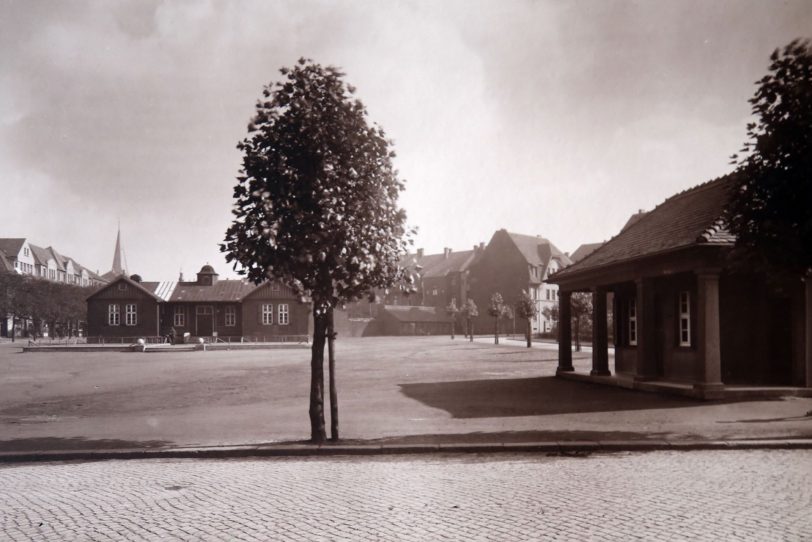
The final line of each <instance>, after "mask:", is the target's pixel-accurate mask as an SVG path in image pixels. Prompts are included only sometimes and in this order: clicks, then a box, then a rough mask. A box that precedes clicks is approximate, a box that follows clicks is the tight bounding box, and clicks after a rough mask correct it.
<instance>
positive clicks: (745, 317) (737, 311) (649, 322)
mask: <svg viewBox="0 0 812 542" xmlns="http://www.w3.org/2000/svg"><path fill="white" fill-rule="evenodd" d="M729 190H730V179H729V178H728V177H723V178H720V179H716V180H714V181H711V182H708V183H705V184H703V185H700V186H697V187H695V188H692V189H690V190H686V191H685V192H682V193H680V194H677V195H675V196H673V197H671V198H669V199H667V200H666V201H665V202H663V203H662V204H661V205H659V206H658V207H656V208H655V209H654V210H652V211H650V212H649V213H646V214H644V215H642V216H641V217H640V218H639V220H637V221H636V222H634V223H633V224H631V225H627V226H626V227H625V228H624V229H623V230H622V231H621V232H620V233H619V234H618V235H617V236H615V237H613V238H612V239H610V240H609V241H608V242H607V243H606V244H604V245H603V246H601V247H599V248H597V249H596V250H595V251H594V252H592V253H591V254H589V255H588V256H586V257H585V258H584V259H582V260H581V261H579V262H577V263H575V264H573V265H572V266H570V267H569V268H567V269H564V270H562V271H561V272H559V273H556V274H555V275H553V276H552V277H551V278H549V279H548V281H549V282H550V283H553V284H557V285H558V286H559V288H560V289H561V292H562V293H561V301H560V309H559V310H560V313H561V330H560V340H559V348H560V352H559V358H560V359H559V369H558V372H559V374H562V375H563V376H567V375H569V374H570V373H572V372H573V367H572V352H571V345H570V342H571V341H570V339H571V329H570V324H569V322H570V318H569V312H570V307H569V302H570V297H571V294H572V292H577V291H588V292H592V296H593V315H592V323H593V325H592V328H593V352H592V356H593V366H592V371H591V375H592V376H595V377H608V376H613V377H614V378H616V379H618V380H620V381H623V382H624V383H625V385H627V386H629V387H641V388H645V387H651V386H652V385H653V384H652V383H654V384H657V385H661V386H662V389H670V390H681V391H682V392H684V393H685V394H688V395H693V396H696V397H701V398H716V397H721V396H723V395H724V390H725V389H726V388H727V387H730V386H798V387H804V386H806V387H811V386H812V375H811V374H810V373H812V349H810V347H809V345H810V341H812V325H810V324H811V322H810V312H812V295H811V294H810V293H809V288H808V286H807V289H806V291H805V285H804V282H803V281H802V277H796V278H795V279H792V278H785V279H780V280H778V279H772V280H769V281H768V280H766V278H765V277H764V276H760V275H758V274H755V273H749V272H746V271H742V270H741V269H732V268H730V267H729V266H728V259H727V256H728V253H729V252H730V250H731V248H732V247H733V245H734V243H735V238H734V237H733V236H732V235H730V233H728V232H727V231H726V230H725V229H724V226H723V223H722V222H721V220H720V219H721V216H722V212H723V209H724V206H725V203H726V200H727V194H728V193H729ZM808 282H809V280H808V279H807V281H806V283H807V284H808ZM609 293H612V294H613V296H612V298H611V299H612V301H611V303H612V304H613V314H614V318H613V325H614V334H613V342H614V350H615V366H614V375H613V374H612V371H611V369H610V367H609V364H608V359H609V358H608V335H609V334H608V327H607V300H608V299H610V298H609V296H608V294H609Z"/></svg>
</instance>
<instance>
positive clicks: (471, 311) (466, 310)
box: [461, 297, 479, 342]
mask: <svg viewBox="0 0 812 542" xmlns="http://www.w3.org/2000/svg"><path fill="white" fill-rule="evenodd" d="M461 312H462V314H463V316H465V325H466V329H467V330H468V338H469V339H470V341H471V342H474V323H473V321H472V320H471V319H472V318H476V317H477V316H479V309H478V308H477V306H476V303H475V302H474V300H473V299H471V298H470V297H469V298H468V301H466V302H465V306H464V307H463V308H462V311H461Z"/></svg>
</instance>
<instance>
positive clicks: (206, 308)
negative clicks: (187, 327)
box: [195, 305, 214, 314]
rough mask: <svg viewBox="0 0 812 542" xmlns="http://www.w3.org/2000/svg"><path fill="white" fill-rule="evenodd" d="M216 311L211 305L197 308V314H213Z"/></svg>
mask: <svg viewBox="0 0 812 542" xmlns="http://www.w3.org/2000/svg"><path fill="white" fill-rule="evenodd" d="M213 312H214V309H212V307H211V305H198V306H197V307H195V313H196V314H212V313H213Z"/></svg>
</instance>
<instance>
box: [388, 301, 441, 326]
mask: <svg viewBox="0 0 812 542" xmlns="http://www.w3.org/2000/svg"><path fill="white" fill-rule="evenodd" d="M383 310H385V311H386V312H387V313H388V314H390V315H391V316H392V317H393V318H394V319H395V320H398V321H399V322H448V321H449V319H448V315H446V314H445V312H442V313H441V312H439V311H438V310H437V308H436V307H414V306H409V305H384V306H383Z"/></svg>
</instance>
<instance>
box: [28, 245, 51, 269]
mask: <svg viewBox="0 0 812 542" xmlns="http://www.w3.org/2000/svg"><path fill="white" fill-rule="evenodd" d="M28 246H29V247H31V254H33V255H34V261H35V262H37V265H46V266H47V265H48V260H49V259H51V258H53V256H51V253H50V252H48V251H47V250H45V249H44V248H42V247H39V246H37V245H33V244H31V243H28Z"/></svg>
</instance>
